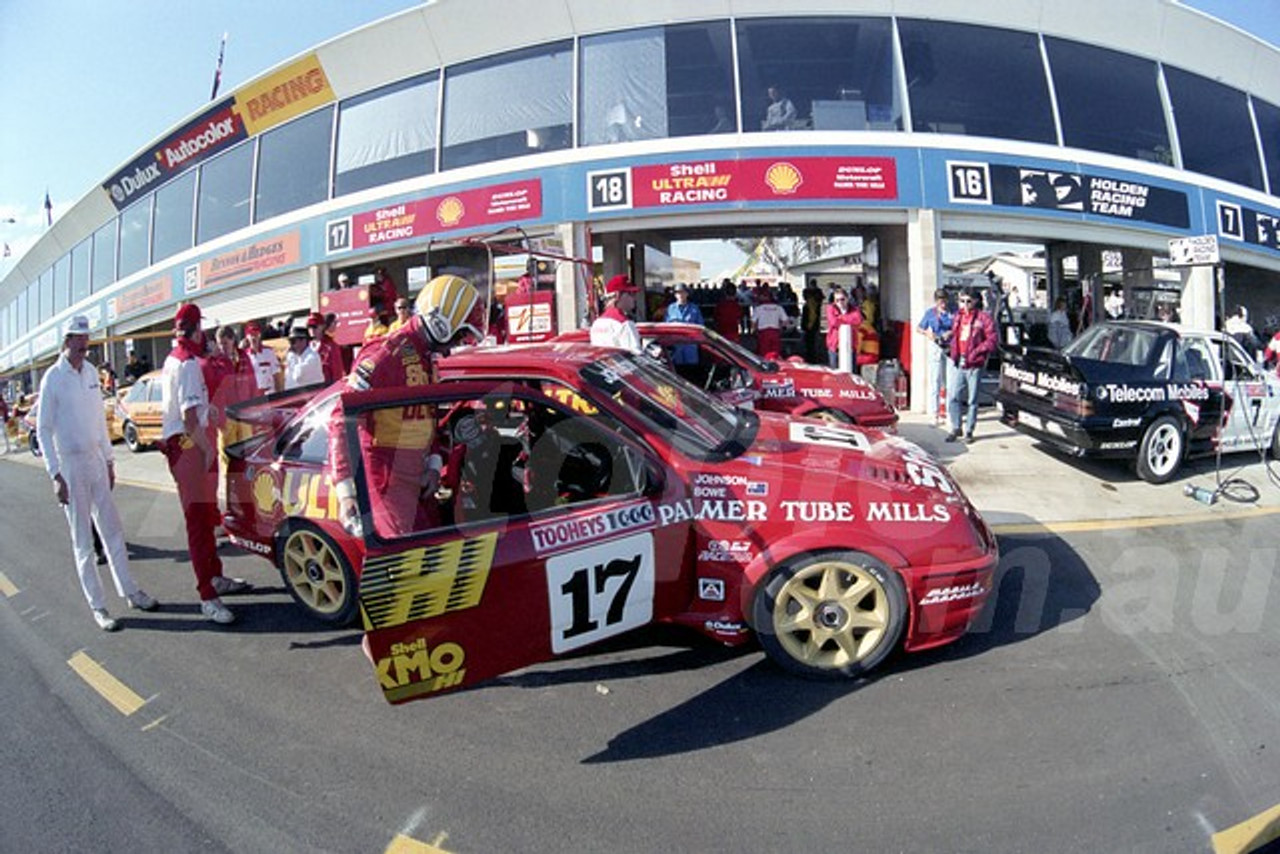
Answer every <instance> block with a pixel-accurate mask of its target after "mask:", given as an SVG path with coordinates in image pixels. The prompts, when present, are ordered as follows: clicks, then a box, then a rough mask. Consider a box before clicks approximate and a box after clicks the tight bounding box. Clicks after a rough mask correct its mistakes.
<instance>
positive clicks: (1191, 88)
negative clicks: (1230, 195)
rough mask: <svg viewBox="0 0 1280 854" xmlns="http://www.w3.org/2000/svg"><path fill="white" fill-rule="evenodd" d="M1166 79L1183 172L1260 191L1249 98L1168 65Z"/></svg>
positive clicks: (1205, 78)
mask: <svg viewBox="0 0 1280 854" xmlns="http://www.w3.org/2000/svg"><path fill="white" fill-rule="evenodd" d="M1164 76H1165V82H1166V83H1167V84H1168V86H1169V100H1170V102H1171V103H1172V104H1173V116H1174V124H1175V125H1176V126H1177V128H1178V147H1179V148H1180V149H1181V151H1182V165H1183V168H1185V169H1190V170H1192V171H1194V172H1203V173H1204V174H1206V175H1213V176H1214V177H1216V178H1222V179H1223V180H1224V181H1234V182H1235V183H1237V184H1243V185H1245V186H1246V187H1253V188H1255V189H1258V190H1261V189H1262V164H1261V163H1260V162H1259V161H1258V143H1257V140H1256V139H1255V138H1254V136H1253V122H1252V121H1251V120H1250V118H1249V103H1248V100H1247V98H1246V97H1245V94H1244V93H1243V92H1241V91H1240V90H1239V89H1232V88H1231V87H1230V86H1224V85H1223V84H1221V83H1218V82H1215V81H1213V80H1210V79H1208V78H1207V77H1201V76H1200V75H1198V74H1192V73H1190V72H1189V71H1183V70H1182V69H1180V68H1170V67H1169V66H1165V70H1164Z"/></svg>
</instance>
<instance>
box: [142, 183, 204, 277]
mask: <svg viewBox="0 0 1280 854" xmlns="http://www.w3.org/2000/svg"><path fill="white" fill-rule="evenodd" d="M195 205H196V173H195V170H194V169H193V170H191V171H190V172H187V173H186V174H185V175H182V176H181V177H179V178H175V179H174V180H172V181H170V182H169V183H168V184H166V185H165V186H163V187H161V188H160V189H158V190H156V206H155V213H154V214H153V216H154V218H155V225H154V226H153V228H152V236H151V258H152V260H154V261H160V260H161V259H164V258H168V257H169V256H170V255H177V254H178V253H179V252H183V251H185V250H187V249H190V248H191V242H192V239H193V238H192V233H193V231H194V229H193V228H192V226H193V224H194V223H195Z"/></svg>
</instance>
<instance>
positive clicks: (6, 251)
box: [4, 243, 13, 258]
mask: <svg viewBox="0 0 1280 854" xmlns="http://www.w3.org/2000/svg"><path fill="white" fill-rule="evenodd" d="M12 254H13V253H12V252H10V251H9V244H8V243H6V244H5V245H4V257H6V258H8V257H9V256H10V255H12Z"/></svg>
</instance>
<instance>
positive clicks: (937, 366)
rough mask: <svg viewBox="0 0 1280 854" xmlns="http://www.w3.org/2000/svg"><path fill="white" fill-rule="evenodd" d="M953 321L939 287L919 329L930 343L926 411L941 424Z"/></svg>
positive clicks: (945, 297) (944, 295) (926, 362)
mask: <svg viewBox="0 0 1280 854" xmlns="http://www.w3.org/2000/svg"><path fill="white" fill-rule="evenodd" d="M953 322H954V318H953V317H952V316H951V309H950V308H949V307H948V305H947V292H946V291H944V290H942V289H941V288H939V289H938V290H936V291H934V292H933V305H932V306H930V307H929V308H928V310H926V311H925V313H924V317H922V318H920V323H919V325H917V326H916V329H918V330H919V331H920V333H921V334H922V335H924V337H925V338H927V339H928V340H929V345H928V356H927V357H926V358H925V372H926V376H927V378H928V385H929V396H928V398H926V399H925V407H924V408H925V412H926V413H927V414H928V415H929V416H931V417H932V418H933V423H934V424H935V425H936V424H937V423H938V421H939V420H940V419H939V416H938V402H939V401H940V400H941V394H942V387H943V383H944V382H945V381H946V376H947V363H948V362H950V360H951V327H952V323H953Z"/></svg>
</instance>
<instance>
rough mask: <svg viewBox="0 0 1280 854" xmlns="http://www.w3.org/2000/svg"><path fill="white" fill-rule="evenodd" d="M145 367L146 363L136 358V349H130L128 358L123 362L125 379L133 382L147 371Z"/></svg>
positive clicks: (146, 366)
mask: <svg viewBox="0 0 1280 854" xmlns="http://www.w3.org/2000/svg"><path fill="white" fill-rule="evenodd" d="M147 369H148V365H147V364H146V363H145V362H143V361H142V360H141V359H139V358H138V353H137V351H135V350H130V351H129V360H128V361H127V362H125V366H124V376H125V380H126V381H127V382H129V383H135V382H137V381H138V378H139V377H141V376H142V375H143V374H145V373H146V372H147Z"/></svg>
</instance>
